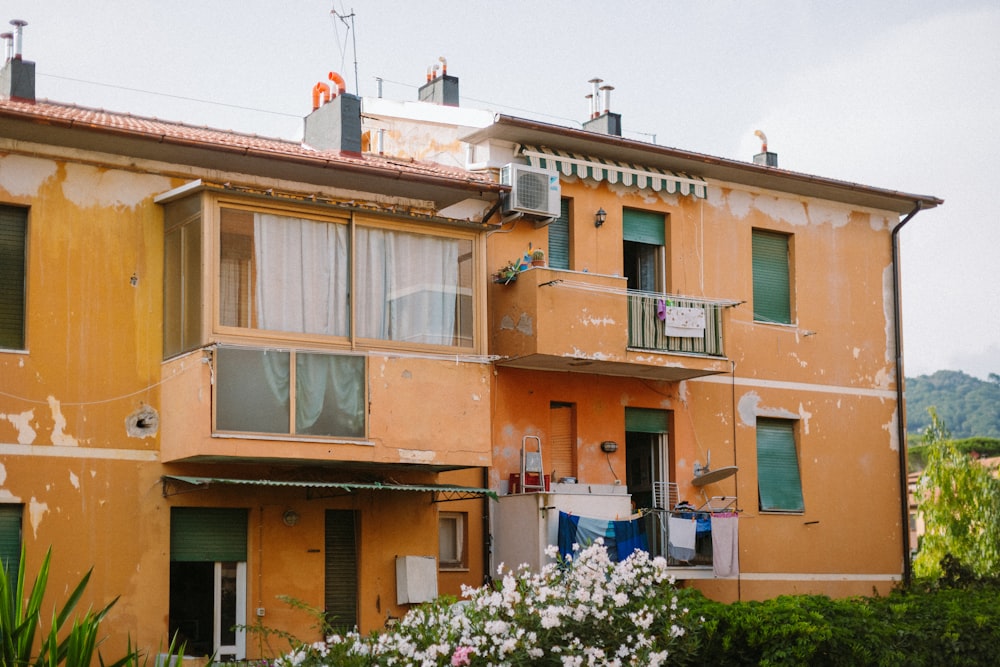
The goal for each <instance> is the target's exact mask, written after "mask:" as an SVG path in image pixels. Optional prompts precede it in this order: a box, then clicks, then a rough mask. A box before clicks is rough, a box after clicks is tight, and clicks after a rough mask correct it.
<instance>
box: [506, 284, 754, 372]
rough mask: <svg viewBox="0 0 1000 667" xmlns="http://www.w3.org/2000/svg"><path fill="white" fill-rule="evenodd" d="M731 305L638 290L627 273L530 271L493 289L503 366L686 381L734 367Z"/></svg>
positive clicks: (717, 301) (731, 303)
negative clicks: (729, 344) (728, 329)
mask: <svg viewBox="0 0 1000 667" xmlns="http://www.w3.org/2000/svg"><path fill="white" fill-rule="evenodd" d="M730 305H734V304H733V302H727V301H722V300H709V299H699V298H694V297H686V296H675V295H664V294H654V293H649V292H635V291H630V290H627V289H626V281H625V279H624V278H620V277H617V276H605V275H597V274H590V273H580V272H576V271H560V270H556V269H547V268H531V269H528V270H526V271H522V272H521V273H519V274H518V275H517V280H516V281H513V282H510V283H506V284H494V285H493V286H492V287H491V292H490V313H491V324H492V328H491V334H492V348H491V352H492V353H493V354H495V355H498V356H500V357H501V358H502V359H501V360H500V361H499V362H498V364H500V365H505V366H512V367H516V368H527V369H535V370H550V371H570V372H580V373H591V374H597V375H616V376H624V377H641V378H646V379H651V380H663V381H680V380H687V379H690V378H695V377H700V376H704V375H714V374H717V373H725V372H728V371H729V363H728V360H727V359H726V356H725V354H724V352H723V311H724V310H725V308H726V307H727V306H730Z"/></svg>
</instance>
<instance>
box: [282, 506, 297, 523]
mask: <svg viewBox="0 0 1000 667" xmlns="http://www.w3.org/2000/svg"><path fill="white" fill-rule="evenodd" d="M281 520H282V521H283V522H284V524H285V525H286V526H289V527H291V526H294V525H295V524H297V523H298V522H299V513H298V512H296V511H295V510H285V513H284V514H282V515H281Z"/></svg>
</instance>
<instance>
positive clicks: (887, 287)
mask: <svg viewBox="0 0 1000 667" xmlns="http://www.w3.org/2000/svg"><path fill="white" fill-rule="evenodd" d="M895 282H896V277H895V275H894V274H893V270H892V264H891V263H890V264H889V266H887V267H885V268H884V269H883V270H882V314H883V316H884V317H885V363H887V364H895V363H896V331H895V322H896V315H895V312H894V310H893V309H894V298H893V296H894V295H893V285H894V283H895Z"/></svg>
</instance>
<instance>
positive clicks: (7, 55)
mask: <svg viewBox="0 0 1000 667" xmlns="http://www.w3.org/2000/svg"><path fill="white" fill-rule="evenodd" d="M0 39H2V40H3V41H4V42H5V44H4V62H8V63H9V62H10V59H11V57H13V55H14V33H12V32H5V33H3V34H0Z"/></svg>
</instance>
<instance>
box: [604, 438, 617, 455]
mask: <svg viewBox="0 0 1000 667" xmlns="http://www.w3.org/2000/svg"><path fill="white" fill-rule="evenodd" d="M601 451H602V452H604V453H605V454H610V453H611V452H617V451H618V443H617V442H615V441H614V440H605V441H604V442H602V443H601Z"/></svg>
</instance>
